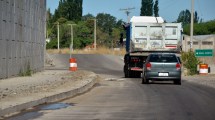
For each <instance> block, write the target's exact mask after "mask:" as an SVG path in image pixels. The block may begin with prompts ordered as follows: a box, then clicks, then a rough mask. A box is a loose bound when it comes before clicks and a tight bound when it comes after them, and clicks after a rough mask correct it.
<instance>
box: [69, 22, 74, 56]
mask: <svg viewBox="0 0 215 120" xmlns="http://www.w3.org/2000/svg"><path fill="white" fill-rule="evenodd" d="M68 25H70V26H71V44H70V58H71V57H72V52H73V25H76V24H68Z"/></svg>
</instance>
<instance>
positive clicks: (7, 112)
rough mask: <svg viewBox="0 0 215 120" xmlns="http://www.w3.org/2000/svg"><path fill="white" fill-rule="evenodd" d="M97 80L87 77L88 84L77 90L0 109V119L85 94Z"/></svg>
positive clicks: (93, 77) (91, 76)
mask: <svg viewBox="0 0 215 120" xmlns="http://www.w3.org/2000/svg"><path fill="white" fill-rule="evenodd" d="M97 78H98V76H97V75H96V74H92V75H90V76H89V78H88V79H86V81H88V82H87V83H86V84H84V85H81V86H80V87H78V88H75V89H74V88H73V89H72V90H69V91H67V92H63V93H58V94H55V95H51V96H48V97H44V98H41V99H38V100H34V101H29V102H26V103H23V104H19V105H16V106H12V107H9V108H5V109H1V110H0V117H3V116H6V115H10V114H13V113H17V112H20V111H23V110H26V109H29V108H32V107H34V106H38V105H41V104H44V103H51V102H57V101H60V100H63V99H67V98H71V97H74V96H76V95H78V94H82V93H84V92H87V91H88V90H90V89H91V88H92V87H93V86H94V85H95V84H96V83H97V80H96V79H97Z"/></svg>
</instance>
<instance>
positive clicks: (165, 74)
mask: <svg viewBox="0 0 215 120" xmlns="http://www.w3.org/2000/svg"><path fill="white" fill-rule="evenodd" d="M158 76H169V74H168V73H158Z"/></svg>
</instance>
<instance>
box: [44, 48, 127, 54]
mask: <svg viewBox="0 0 215 120" xmlns="http://www.w3.org/2000/svg"><path fill="white" fill-rule="evenodd" d="M46 51H47V52H48V53H50V54H69V53H70V50H69V48H64V49H60V51H58V50H57V49H48V50H46ZM125 53H126V51H125V49H118V50H112V49H109V48H107V47H98V48H97V49H96V50H94V49H75V50H74V51H73V53H72V54H112V55H125Z"/></svg>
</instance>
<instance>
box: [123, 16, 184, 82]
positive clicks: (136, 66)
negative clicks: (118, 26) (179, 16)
mask: <svg viewBox="0 0 215 120" xmlns="http://www.w3.org/2000/svg"><path fill="white" fill-rule="evenodd" d="M124 28H125V30H126V54H125V56H124V74H125V77H126V78H130V77H140V76H141V73H142V68H143V64H144V63H145V60H146V58H147V56H148V55H149V54H150V53H154V52H169V53H176V54H177V55H178V56H180V52H181V50H182V39H183V36H182V31H183V29H182V24H181V23H165V22H164V20H163V18H161V17H148V16H133V17H132V18H131V20H130V23H128V24H126V25H124Z"/></svg>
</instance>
